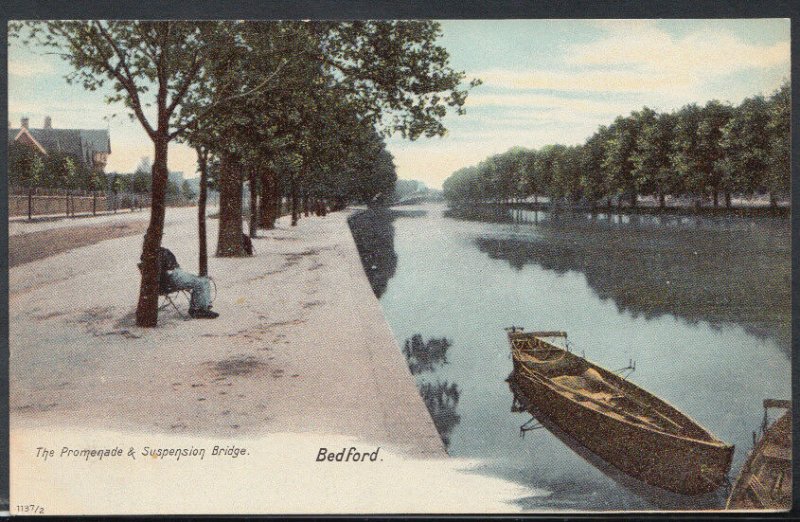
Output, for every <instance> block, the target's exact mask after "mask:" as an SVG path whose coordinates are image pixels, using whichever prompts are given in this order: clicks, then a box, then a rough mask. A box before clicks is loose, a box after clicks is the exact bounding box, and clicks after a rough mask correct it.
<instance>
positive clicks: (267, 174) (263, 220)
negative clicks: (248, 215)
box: [258, 170, 275, 229]
mask: <svg viewBox="0 0 800 522" xmlns="http://www.w3.org/2000/svg"><path fill="white" fill-rule="evenodd" d="M271 178H272V172H271V171H270V170H264V171H262V172H261V183H260V185H259V191H260V192H261V203H260V204H259V206H258V226H259V227H260V228H266V229H271V228H274V226H275V225H274V223H270V216H271V215H272V214H274V213H275V200H274V195H273V192H272V179H271Z"/></svg>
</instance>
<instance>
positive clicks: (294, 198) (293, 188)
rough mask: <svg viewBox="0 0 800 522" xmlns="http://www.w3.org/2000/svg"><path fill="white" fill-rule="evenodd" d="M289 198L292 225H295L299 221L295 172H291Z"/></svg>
mask: <svg viewBox="0 0 800 522" xmlns="http://www.w3.org/2000/svg"><path fill="white" fill-rule="evenodd" d="M290 190H291V198H292V226H293V227H296V226H297V222H298V221H300V201H299V196H298V194H297V174H292V183H291V189H290Z"/></svg>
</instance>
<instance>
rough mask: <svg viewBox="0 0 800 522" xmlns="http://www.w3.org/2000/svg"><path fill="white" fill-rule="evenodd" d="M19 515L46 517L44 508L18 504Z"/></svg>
mask: <svg viewBox="0 0 800 522" xmlns="http://www.w3.org/2000/svg"><path fill="white" fill-rule="evenodd" d="M17 513H31V514H33V515H44V508H43V507H42V506H39V505H36V504H22V505H20V504H17Z"/></svg>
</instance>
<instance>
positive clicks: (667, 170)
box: [443, 82, 791, 208]
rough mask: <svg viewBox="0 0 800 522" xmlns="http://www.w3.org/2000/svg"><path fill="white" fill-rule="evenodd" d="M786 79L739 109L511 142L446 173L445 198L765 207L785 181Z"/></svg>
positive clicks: (711, 107)
mask: <svg viewBox="0 0 800 522" xmlns="http://www.w3.org/2000/svg"><path fill="white" fill-rule="evenodd" d="M790 109H791V92H790V86H789V83H788V82H785V83H784V85H783V86H782V87H781V88H780V89H778V90H777V91H776V92H774V93H773V94H772V95H771V96H770V97H768V98H767V97H764V96H760V95H759V96H753V97H750V98H747V99H745V100H744V101H742V102H741V103H740V104H739V105H738V106H732V105H730V104H726V103H721V102H719V101H716V100H713V101H710V102H708V103H707V104H706V105H705V106H703V107H701V106H698V105H697V104H690V105H686V106H685V107H683V108H681V109H680V110H678V111H674V112H663V113H658V112H656V111H654V110H652V109H650V108H648V107H644V108H643V109H642V110H640V111H634V112H632V113H631V114H630V116H627V117H624V116H619V117H617V118H616V119H615V120H614V122H613V123H611V124H610V125H608V126H606V125H603V126H601V127H600V128H599V129H598V130H597V132H595V133H594V134H593V135H592V136H591V137H589V139H587V140H586V142H585V143H584V144H583V145H574V146H565V145H548V146H545V147H542V148H540V149H538V150H529V149H524V148H520V147H515V148H512V149H511V150H509V151H507V152H505V153H503V154H498V155H496V156H492V157H490V158H487V159H486V160H484V161H482V162H481V163H480V164H478V165H477V166H471V167H466V168H463V169H460V170H458V171H456V172H454V173H453V175H452V176H450V177H449V178H448V179H447V180H446V181H445V182H444V187H443V188H444V195H445V197H446V198H447V199H448V200H449V201H451V202H456V203H458V202H474V201H493V202H510V201H513V200H520V199H526V198H529V197H531V196H533V197H534V199H535V201H538V196H539V195H545V196H548V197H549V198H550V199H551V200H559V201H566V202H571V203H577V202H583V203H584V204H588V205H590V206H593V207H594V206H599V205H604V204H605V205H607V206H611V204H612V200H615V201H616V202H617V204H618V205H621V204H622V202H623V201H626V202H628V204H629V205H630V206H632V207H634V206H636V204H637V200H638V198H639V196H643V195H644V196H652V197H654V198H655V199H657V200H658V202H659V206H660V207H662V208H663V207H664V206H665V205H666V201H665V200H666V197H667V196H673V197H686V196H688V197H690V198H693V199H694V200H695V202H696V204H698V205H699V204H700V203H701V202H702V201H703V200H704V199H709V198H710V199H711V201H713V205H714V206H715V207H717V206H718V205H719V204H720V196H723V197H724V200H725V205H726V206H728V207H730V206H731V197H732V195H740V196H745V197H749V196H753V195H756V194H769V196H770V202H771V204H772V206H776V205H777V201H778V198H781V197H785V196H786V195H788V193H789V187H790V184H791V167H790V160H789V157H790V156H789V151H790V133H789V129H790V114H791V110H790Z"/></svg>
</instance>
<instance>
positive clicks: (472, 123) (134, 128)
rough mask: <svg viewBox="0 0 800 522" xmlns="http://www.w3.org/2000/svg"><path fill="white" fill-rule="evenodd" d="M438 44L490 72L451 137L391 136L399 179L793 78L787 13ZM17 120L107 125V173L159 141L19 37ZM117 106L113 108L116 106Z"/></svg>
mask: <svg viewBox="0 0 800 522" xmlns="http://www.w3.org/2000/svg"><path fill="white" fill-rule="evenodd" d="M441 25H442V36H441V37H440V39H439V43H440V44H441V45H442V46H444V47H445V48H446V49H447V50H448V52H449V53H450V64H451V66H452V67H453V68H454V69H456V70H463V71H464V72H465V73H466V80H467V81H469V80H470V79H472V78H480V79H481V80H482V82H483V84H482V85H480V86H478V87H476V88H474V89H472V90H471V92H470V94H469V96H468V98H467V103H466V114H465V115H462V116H458V115H456V114H454V113H453V114H448V116H446V117H445V120H444V123H445V126H446V127H447V128H448V132H447V134H446V135H445V136H444V137H441V138H420V139H418V140H416V141H413V142H410V141H408V140H403V139H402V138H400V137H399V136H392V137H390V138H389V139H388V140H387V145H388V149H389V151H390V152H391V153H392V154H393V156H394V158H395V165H396V166H397V173H398V177H400V178H403V179H417V180H421V181H423V182H424V183H425V184H426V185H428V186H429V187H432V188H440V187H441V184H442V182H443V181H444V180H445V179H446V178H447V177H448V176H450V175H451V174H452V173H453V172H454V171H455V170H457V169H459V168H462V167H466V166H469V165H474V164H476V163H478V162H480V161H481V160H483V159H484V158H486V157H487V156H490V155H492V154H497V153H500V152H503V151H505V150H508V149H509V148H511V147H513V146H522V147H528V148H539V147H542V146H544V145H548V144H554V143H563V144H566V145H572V144H578V143H583V142H584V141H585V140H586V138H588V137H589V136H590V135H591V134H592V133H594V131H595V130H596V129H597V127H598V126H600V125H603V124H608V123H610V122H611V121H613V119H614V118H615V117H617V116H619V115H627V114H629V113H630V112H631V111H634V110H638V109H641V108H642V107H643V106H645V105H646V106H648V107H651V108H653V109H655V110H658V111H672V110H674V109H678V108H680V107H682V106H683V105H686V104H687V103H693V102H696V103H700V104H704V103H705V102H707V101H708V100H711V99H718V100H721V101H727V102H730V103H732V104H738V103H739V102H741V101H742V100H743V99H744V98H746V97H748V96H752V95H755V94H765V95H769V94H771V93H772V92H773V91H775V90H776V89H777V88H778V87H779V86H780V85H781V83H783V81H785V80H788V79H789V77H790V31H789V20H788V19H727V20H725V19H715V20H445V21H442V22H441ZM8 71H9V76H8V78H9V88H8V102H9V119H10V122H11V123H12V125H13V126H14V127H18V126H19V121H20V118H22V117H29V118H30V121H31V127H35V128H38V127H41V126H42V122H43V120H44V117H45V116H48V115H49V116H51V117H52V118H53V126H54V127H56V128H94V129H105V128H108V129H109V131H110V133H111V151H112V153H111V155H110V156H109V162H108V165H107V167H106V171H107V172H115V171H116V172H132V171H133V170H134V169H135V168H136V165H137V164H138V163H139V161H140V159H141V158H142V157H143V156H150V157H152V155H153V150H152V144H151V142H150V140H149V138H148V137H147V135H146V134H145V132H144V130H143V129H142V128H141V126H140V125H139V123H138V122H136V121H131V119H130V118H129V117H128V116H127V113H126V111H125V108H124V107H122V106H121V105H107V104H106V103H105V102H104V95H103V92H102V91H94V92H89V91H85V90H84V89H83V88H82V87H81V86H79V85H68V84H67V83H66V81H65V80H64V76H65V75H66V74H67V73H69V71H70V69H69V66H68V65H67V64H66V63H64V62H63V61H62V60H61V59H60V58H57V57H55V56H52V55H45V54H43V52H42V50H41V49H35V48H27V47H24V46H23V45H21V44H20V43H19V42H18V41H12V44H11V46H10V47H9V54H8ZM115 114H116V116H115V117H114V116H113V115H115ZM169 154H170V156H169V168H170V170H173V171H183V172H184V175H185V176H186V177H193V176H195V175H196V168H197V167H196V156H195V153H194V151H193V150H192V149H190V148H189V147H187V146H184V145H180V144H174V145H172V146H171V147H170V153H169Z"/></svg>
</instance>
